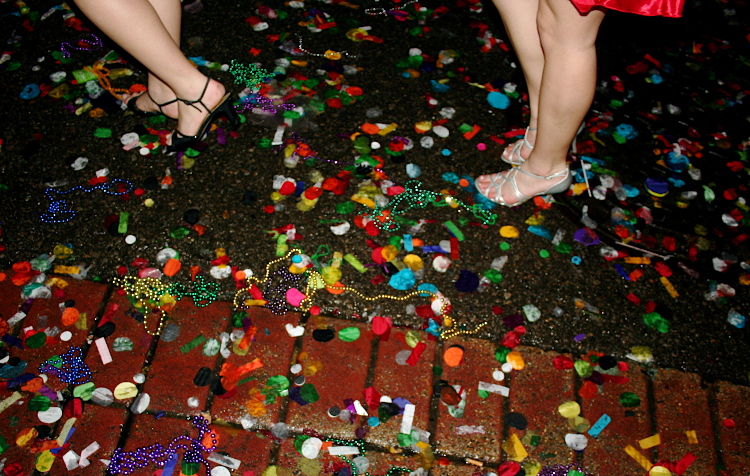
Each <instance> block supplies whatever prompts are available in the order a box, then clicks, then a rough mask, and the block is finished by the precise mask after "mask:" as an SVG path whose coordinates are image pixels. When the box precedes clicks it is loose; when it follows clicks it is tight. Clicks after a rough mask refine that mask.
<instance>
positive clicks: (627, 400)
mask: <svg viewBox="0 0 750 476" xmlns="http://www.w3.org/2000/svg"><path fill="white" fill-rule="evenodd" d="M640 404H641V399H640V397H639V396H638V395H636V394H634V393H633V392H623V393H622V394H621V395H620V405H622V406H623V407H625V408H635V407H637V406H639V405H640Z"/></svg>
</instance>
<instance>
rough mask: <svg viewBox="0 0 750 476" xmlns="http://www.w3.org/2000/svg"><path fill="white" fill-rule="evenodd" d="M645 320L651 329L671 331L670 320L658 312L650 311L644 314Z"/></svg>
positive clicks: (663, 332) (664, 331)
mask: <svg viewBox="0 0 750 476" xmlns="http://www.w3.org/2000/svg"><path fill="white" fill-rule="evenodd" d="M643 322H644V324H646V327H648V328H649V329H656V330H657V331H659V332H661V333H662V334H666V333H667V332H669V321H668V320H666V319H664V318H663V317H661V314H659V313H658V312H649V313H648V314H645V315H644V316H643Z"/></svg>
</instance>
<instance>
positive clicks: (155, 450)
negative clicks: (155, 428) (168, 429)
mask: <svg viewBox="0 0 750 476" xmlns="http://www.w3.org/2000/svg"><path fill="white" fill-rule="evenodd" d="M192 423H193V425H194V426H195V427H196V428H197V429H198V436H196V437H195V438H190V437H188V436H185V435H180V436H177V437H175V438H174V439H173V440H172V442H171V443H169V446H167V447H166V448H165V447H164V446H162V445H160V444H159V443H156V444H153V445H151V446H144V447H141V448H138V449H136V450H135V451H124V450H123V449H122V448H117V449H116V450H115V451H114V453H113V454H112V459H111V460H110V462H109V466H107V472H108V473H109V474H125V475H128V474H132V473H133V472H135V471H136V470H138V469H141V468H144V467H146V466H148V465H149V464H150V463H153V464H155V465H157V466H159V467H160V468H163V467H164V465H166V464H167V462H168V461H169V460H170V459H171V458H172V457H173V455H176V454H177V451H179V450H185V453H184V454H183V459H184V461H185V462H187V463H197V464H202V465H205V466H206V468H207V469H208V461H207V460H206V458H205V457H204V456H203V453H204V452H208V453H211V452H212V451H214V450H215V449H216V445H217V443H218V442H217V440H216V433H214V432H213V431H212V430H211V429H210V428H209V427H208V420H206V419H205V418H203V417H201V416H196V417H193V419H192ZM206 433H209V434H210V436H211V447H210V448H206V447H205V446H203V444H202V442H203V436H204V435H205V434H206Z"/></svg>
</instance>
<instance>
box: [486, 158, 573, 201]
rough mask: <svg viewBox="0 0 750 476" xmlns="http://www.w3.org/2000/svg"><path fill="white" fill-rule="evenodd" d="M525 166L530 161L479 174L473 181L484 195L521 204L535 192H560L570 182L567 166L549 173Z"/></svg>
mask: <svg viewBox="0 0 750 476" xmlns="http://www.w3.org/2000/svg"><path fill="white" fill-rule="evenodd" d="M527 168H529V164H528V163H523V164H521V165H520V166H518V167H514V168H512V169H510V170H506V171H504V172H498V173H496V174H490V175H481V176H479V178H477V180H476V181H475V182H474V184H475V185H476V187H477V190H478V191H479V193H481V194H482V195H484V196H485V197H486V198H487V199H489V200H491V201H493V202H495V203H498V204H500V205H503V206H506V207H515V206H517V205H521V204H522V203H524V202H526V201H527V200H529V199H531V198H533V197H536V196H537V195H548V194H553V193H561V192H564V191H566V190H567V189H568V187H569V186H570V182H571V180H572V177H571V175H570V169H569V168H568V167H567V166H565V168H563V169H562V170H557V171H553V172H552V173H550V174H548V175H541V174H536V173H534V172H531V171H529V170H526V169H527Z"/></svg>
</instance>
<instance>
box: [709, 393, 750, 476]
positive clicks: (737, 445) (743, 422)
mask: <svg viewBox="0 0 750 476" xmlns="http://www.w3.org/2000/svg"><path fill="white" fill-rule="evenodd" d="M748 401H750V388H748V387H742V386H739V385H733V384H730V383H727V382H718V383H717V384H716V404H717V412H716V417H717V418H718V423H719V424H718V425H717V426H718V433H719V435H718V436H719V444H720V447H721V461H722V462H723V463H724V467H725V468H726V469H727V470H728V471H729V474H731V475H743V474H745V473H746V472H747V469H748V468H750V406H749V405H748V403H747V402H748ZM728 419H729V420H732V421H733V422H734V425H735V426H734V428H731V427H730V425H727V424H725V422H726V420H728ZM727 423H728V422H727Z"/></svg>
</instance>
